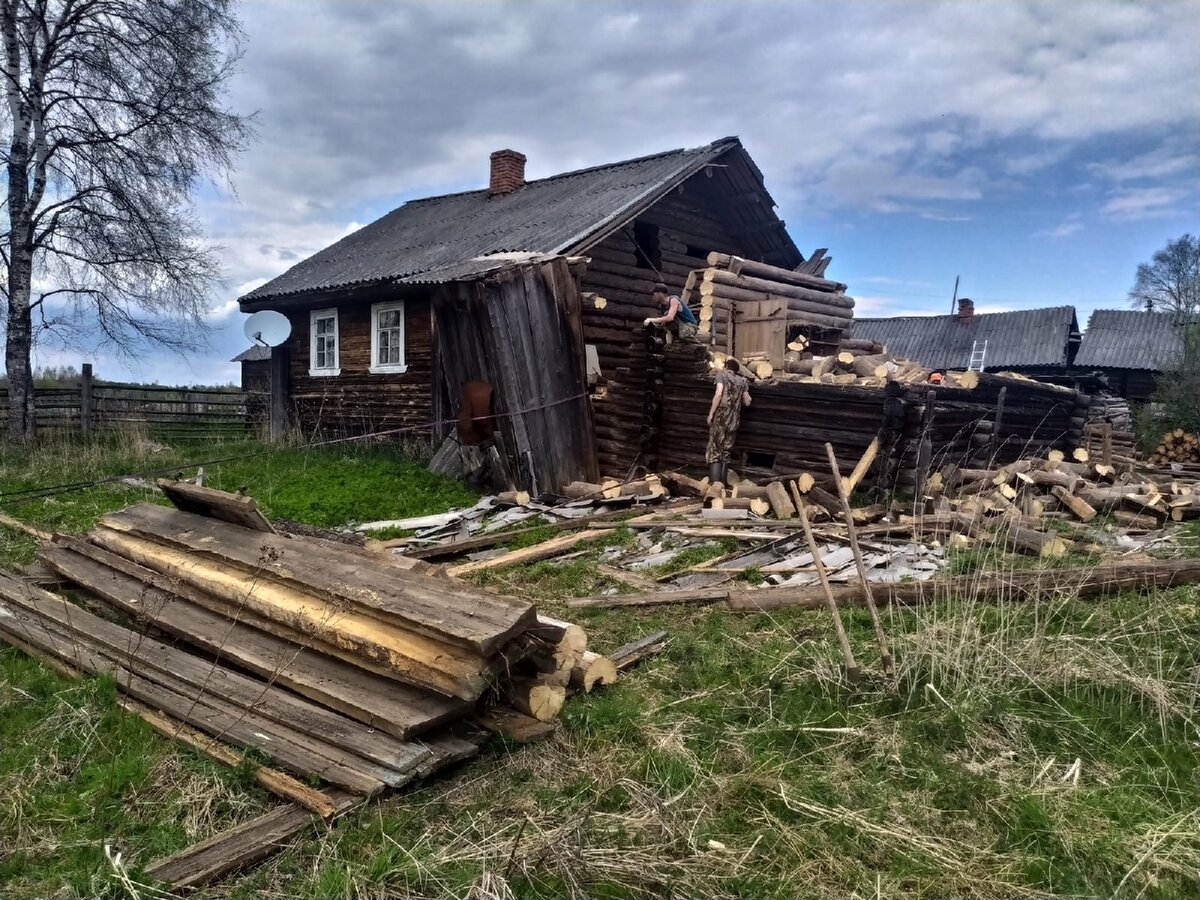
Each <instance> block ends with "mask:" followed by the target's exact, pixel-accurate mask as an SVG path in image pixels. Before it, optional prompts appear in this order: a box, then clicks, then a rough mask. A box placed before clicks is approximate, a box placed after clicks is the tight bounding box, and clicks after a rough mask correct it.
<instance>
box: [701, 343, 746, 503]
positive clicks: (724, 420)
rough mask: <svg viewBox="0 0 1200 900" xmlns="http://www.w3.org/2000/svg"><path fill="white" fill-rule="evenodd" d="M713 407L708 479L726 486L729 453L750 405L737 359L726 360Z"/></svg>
mask: <svg viewBox="0 0 1200 900" xmlns="http://www.w3.org/2000/svg"><path fill="white" fill-rule="evenodd" d="M716 382H717V386H716V389H715V390H714V391H713V399H712V406H711V407H709V410H708V450H707V452H706V453H705V455H704V458H705V460H706V461H707V462H708V480H709V481H710V482H717V481H720V482H721V483H722V484H724V483H725V466H726V464H727V463H728V462H729V451H730V450H732V449H733V442H734V440H735V439H736V438H737V430H738V426H739V425H741V424H742V407H743V406H749V405H750V382H749V381H747V380H746V378H745V376H743V375H742V374H741V366H740V365H739V364H738V361H737V360H736V359H727V360H725V368H723V369H722V370H721V371H719V372H718V373H717V375H716Z"/></svg>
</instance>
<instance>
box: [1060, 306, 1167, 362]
mask: <svg viewBox="0 0 1200 900" xmlns="http://www.w3.org/2000/svg"><path fill="white" fill-rule="evenodd" d="M1180 324H1181V320H1180V318H1179V317H1178V316H1177V315H1176V314H1175V313H1169V312H1139V311H1138V310H1133V309H1098V310H1096V311H1095V312H1093V313H1092V316H1091V318H1090V319H1088V327H1087V331H1085V332H1084V334H1083V343H1082V344H1080V345H1079V353H1078V354H1076V356H1075V365H1077V366H1083V367H1086V368H1096V369H1148V370H1151V371H1159V372H1161V371H1162V370H1163V369H1165V368H1168V367H1170V366H1171V364H1172V363H1174V362H1175V360H1176V359H1177V357H1178V356H1179V355H1180V354H1181V353H1182V352H1183V338H1182V336H1181V335H1180Z"/></svg>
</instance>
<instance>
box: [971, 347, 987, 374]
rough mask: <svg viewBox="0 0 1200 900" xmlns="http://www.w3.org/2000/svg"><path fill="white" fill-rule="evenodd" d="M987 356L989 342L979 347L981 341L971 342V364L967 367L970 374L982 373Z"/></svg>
mask: <svg viewBox="0 0 1200 900" xmlns="http://www.w3.org/2000/svg"><path fill="white" fill-rule="evenodd" d="M985 356H987V341H984V342H983V346H982V347H980V346H979V341H971V362H970V363H969V364H968V365H967V371H968V372H982V371H983V358H984V357H985Z"/></svg>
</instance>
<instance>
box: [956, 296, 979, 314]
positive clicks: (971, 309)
mask: <svg viewBox="0 0 1200 900" xmlns="http://www.w3.org/2000/svg"><path fill="white" fill-rule="evenodd" d="M973 315H975V301H974V300H968V299H967V298H966V297H960V298H959V301H958V312H957V313H956V314H955V318H958V319H969V318H971V316H973Z"/></svg>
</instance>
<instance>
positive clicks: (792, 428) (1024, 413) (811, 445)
mask: <svg viewBox="0 0 1200 900" xmlns="http://www.w3.org/2000/svg"><path fill="white" fill-rule="evenodd" d="M660 359H661V368H660V369H657V370H652V371H651V372H650V373H649V374H648V375H647V376H646V378H647V380H649V381H652V382H653V381H661V383H662V389H661V394H660V396H659V397H658V398H657V401H656V402H654V403H651V404H648V406H652V407H653V408H654V410H655V412H656V415H657V421H653V420H652V419H651V417H650V415H649V414H647V415H644V416H643V419H642V423H641V424H642V429H643V431H644V432H645V433H647V434H649V433H651V431H653V434H654V435H655V439H654V440H653V441H647V442H646V447H645V448H644V455H643V459H642V460H641V461H640V464H641V465H644V466H646V467H647V468H687V467H692V468H697V467H702V466H703V465H704V448H705V444H706V442H707V439H708V426H707V424H706V421H705V420H706V416H707V415H708V409H709V403H710V402H711V398H712V391H713V380H712V378H711V376H710V375H709V373H708V369H709V364H708V353H707V351H706V350H705V348H703V347H701V346H698V345H694V344H675V345H672V346H670V347H668V348H666V349H665V350H664V351H663V352H661V354H660ZM651 360H652V361H653V357H651ZM750 392H751V396H752V397H753V404H752V405H751V406H750V407H749V408H747V409H746V410H744V411H743V414H742V424H741V428H740V429H739V432H738V438H737V442H736V443H735V444H734V448H733V464H734V466H735V468H737V469H738V471H741V472H749V473H752V474H755V475H759V476H771V475H777V474H786V473H795V472H801V471H808V470H821V471H824V470H825V469H827V467H828V463H827V460H826V456H825V444H826V443H827V442H828V443H831V444H832V445H833V448H834V452H835V453H836V454H837V455H838V457H839V458H840V459H846V460H857V459H858V458H859V457H860V456H862V454H863V452H864V451H865V450H866V449H867V446H868V445H869V444H870V443H871V441H872V439H874V438H876V437H878V438H879V440H880V453H879V462H878V464H877V465H876V469H875V475H874V477H873V478H872V479H871V480H872V481H873V482H875V483H877V484H880V485H881V486H884V487H887V488H891V487H893V486H897V485H898V486H901V487H911V486H913V485H916V484H917V483H918V482H919V479H920V478H921V477H922V476H923V473H927V472H929V471H933V470H936V469H939V468H941V467H943V466H945V465H959V466H970V465H977V464H983V463H988V464H990V463H991V462H993V461H994V462H997V463H1006V462H1011V461H1012V460H1015V459H1018V458H1020V457H1022V456H1026V455H1029V454H1037V453H1042V452H1045V451H1046V450H1050V449H1058V450H1068V449H1070V448H1072V447H1075V446H1078V445H1080V444H1081V443H1082V441H1081V438H1082V429H1083V424H1084V421H1085V418H1086V408H1087V397H1086V396H1085V395H1082V394H1079V393H1077V392H1076V391H1073V390H1070V389H1067V388H1062V387H1056V386H1053V385H1044V384H1041V383H1038V382H1034V381H1028V380H1024V379H1014V378H1004V377H1000V376H992V375H982V376H980V381H979V385H978V386H977V387H975V388H973V389H971V390H966V389H956V388H942V389H937V388H935V387H933V386H931V385H927V384H922V385H902V384H898V383H895V382H893V383H890V384H888V385H885V386H882V387H863V386H858V385H827V384H810V383H805V382H802V381H794V380H783V379H779V380H769V381H761V382H751V385H750ZM603 458H604V457H603V456H602V459H603Z"/></svg>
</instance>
